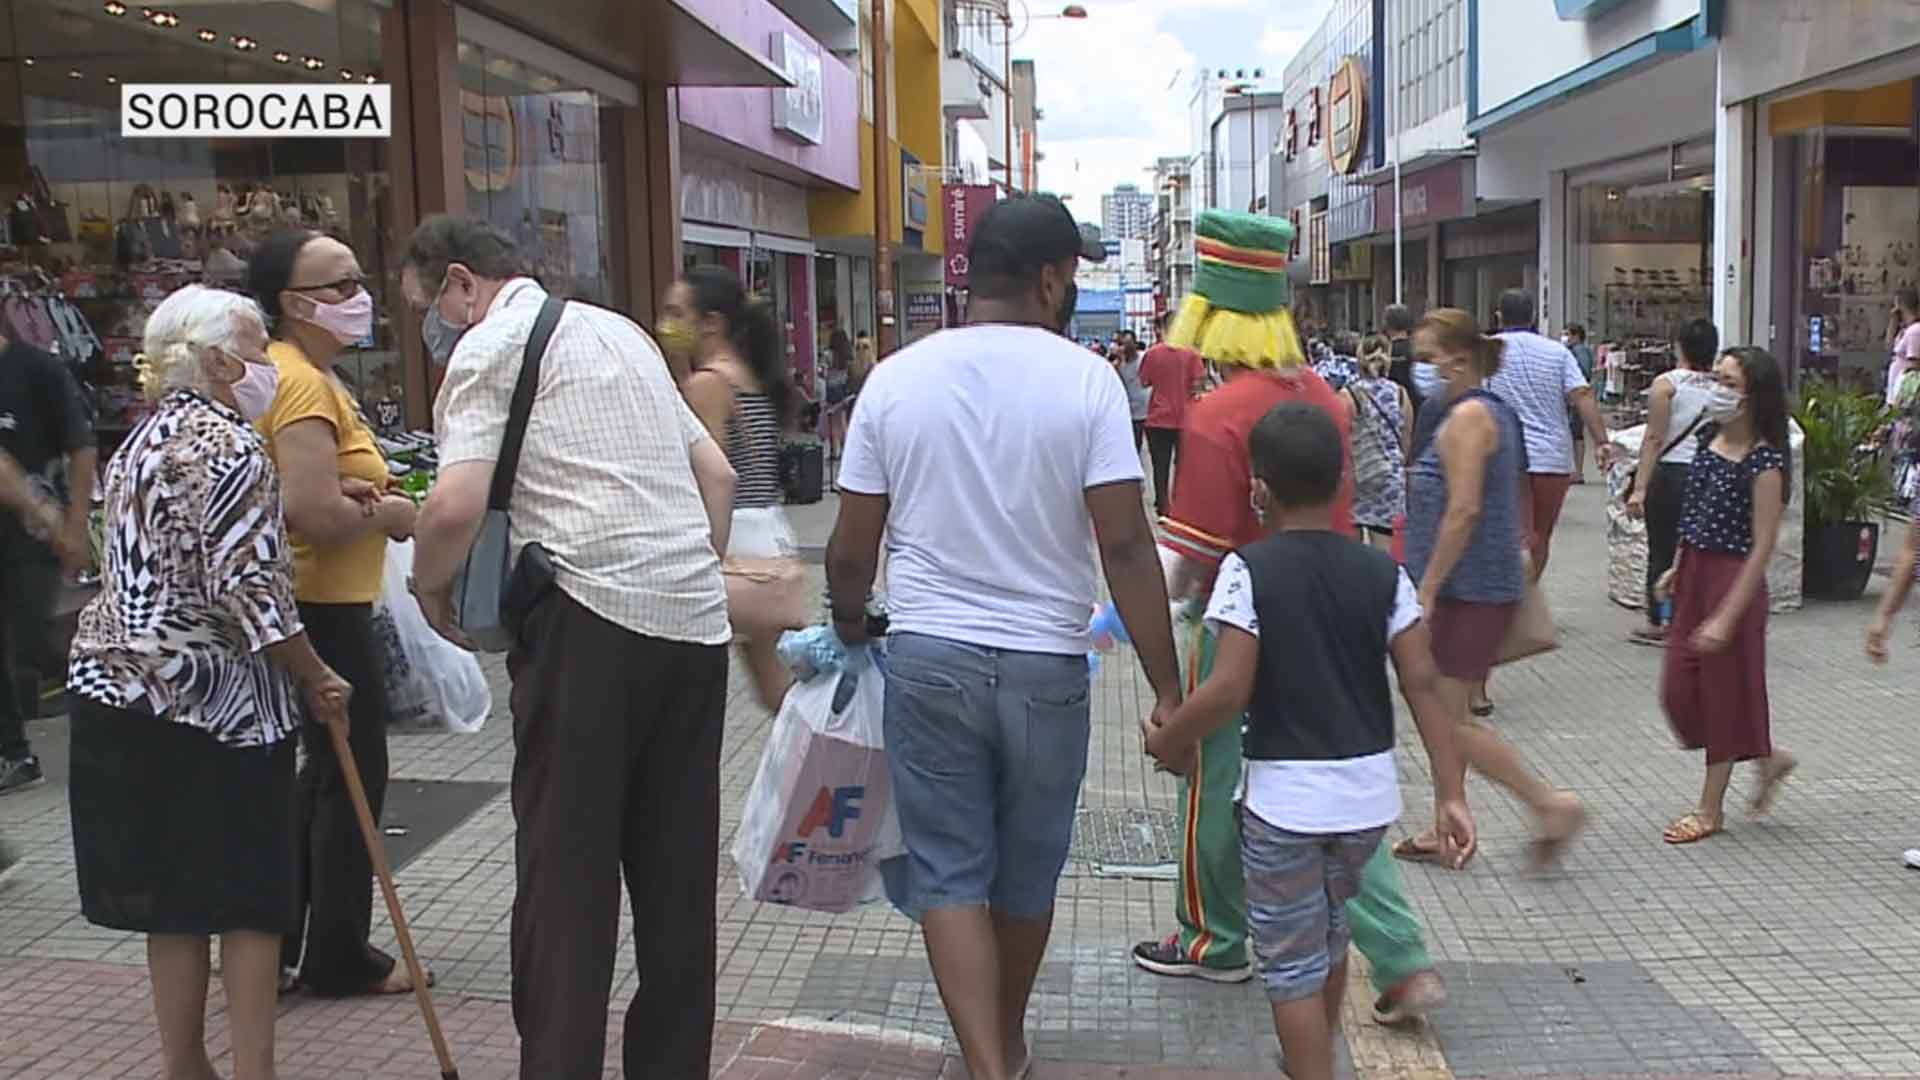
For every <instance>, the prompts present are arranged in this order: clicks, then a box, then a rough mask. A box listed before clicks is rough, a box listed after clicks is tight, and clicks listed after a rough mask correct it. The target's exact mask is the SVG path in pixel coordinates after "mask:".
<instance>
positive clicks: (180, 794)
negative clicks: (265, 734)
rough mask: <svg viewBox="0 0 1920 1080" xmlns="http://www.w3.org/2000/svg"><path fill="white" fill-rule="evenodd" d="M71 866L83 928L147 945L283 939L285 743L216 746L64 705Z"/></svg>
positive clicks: (288, 748) (288, 769) (288, 887)
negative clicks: (200, 937) (162, 939)
mask: <svg viewBox="0 0 1920 1080" xmlns="http://www.w3.org/2000/svg"><path fill="white" fill-rule="evenodd" d="M72 739H73V775H72V778H71V780H70V782H69V785H68V786H69V792H68V795H69V798H68V805H69V807H70V808H71V812H72V815H73V861H74V868H75V871H76V873H77V875H78V877H79V883H80V908H81V911H82V913H83V914H85V916H86V918H87V921H88V922H90V923H93V924H94V925H96V926H104V927H109V928H111V929H114V930H132V931H138V932H142V933H148V934H219V933H224V932H227V931H231V930H253V931H258V932H260V933H266V934H285V933H288V932H289V931H291V930H292V929H293V925H294V917H295V902H296V901H295V897H296V892H295V883H296V879H295V858H294V852H295V846H294V784H293V764H294V742H295V740H293V739H282V740H281V741H280V742H279V744H277V745H275V746H273V747H271V748H259V747H252V748H241V747H232V746H226V745H223V744H222V743H220V742H219V741H217V740H215V739H214V738H213V736H211V735H209V734H207V733H206V732H204V731H202V730H200V729H199V728H195V727H189V726H188V725H186V724H176V723H174V722H173V721H171V720H166V719H162V718H158V717H155V716H153V715H152V714H150V713H141V712H129V711H126V710H123V709H114V708H109V707H107V706H105V705H101V704H98V703H97V702H92V701H88V700H86V699H85V698H80V697H75V698H74V699H73V736H72Z"/></svg>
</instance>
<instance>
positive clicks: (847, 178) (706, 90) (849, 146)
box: [677, 0, 860, 190]
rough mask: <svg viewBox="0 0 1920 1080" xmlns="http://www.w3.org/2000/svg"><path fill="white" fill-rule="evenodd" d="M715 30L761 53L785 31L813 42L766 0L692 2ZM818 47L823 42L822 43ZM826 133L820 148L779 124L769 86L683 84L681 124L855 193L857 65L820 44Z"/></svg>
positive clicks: (857, 176) (857, 173)
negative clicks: (776, 127)
mask: <svg viewBox="0 0 1920 1080" xmlns="http://www.w3.org/2000/svg"><path fill="white" fill-rule="evenodd" d="M688 6H689V7H690V8H692V9H694V10H695V12H696V13H697V14H699V15H700V17H702V18H703V19H705V20H706V21H707V22H708V23H709V24H711V25H712V26H713V28H714V29H715V30H718V31H719V32H720V33H722V34H724V35H726V37H727V38H728V39H729V40H731V41H733V42H735V43H736V44H738V45H739V46H740V47H741V48H743V49H750V50H752V51H753V52H755V53H758V54H759V55H761V56H768V55H769V54H770V52H771V49H772V41H773V35H774V34H775V33H778V32H781V31H785V32H787V33H790V34H793V35H795V36H797V37H801V38H806V39H807V40H812V38H811V37H810V36H809V35H808V34H807V32H806V31H804V30H802V29H800V27H799V25H798V24H796V23H795V22H794V21H793V20H792V19H789V18H787V17H786V15H785V14H783V13H782V12H781V11H780V10H779V9H778V8H776V7H774V6H773V5H772V4H769V3H767V2H766V0H689V3H688ZM816 45H817V43H816ZM820 69H821V94H822V97H823V99H824V101H823V105H824V109H823V112H824V115H825V118H826V123H825V137H824V139H823V140H822V141H821V143H820V145H818V146H815V145H813V144H812V143H807V142H802V141H800V140H798V139H795V138H793V137H792V136H790V135H786V134H783V133H781V132H777V131H775V130H774V129H773V95H774V93H775V91H773V90H768V89H766V88H764V87H712V86H700V87H694V86H689V87H682V88H681V89H680V90H678V91H677V93H678V94H679V98H680V122H681V123H683V124H687V125H690V126H692V127H695V128H698V129H699V130H701V131H704V132H707V133H708V134H710V135H714V136H717V137H719V138H721V139H724V140H725V141H727V142H729V143H732V144H733V145H735V146H740V147H744V148H746V149H748V150H752V151H754V152H756V153H758V154H762V155H765V156H766V157H769V158H773V159H774V160H776V161H780V162H784V163H785V164H787V165H791V166H793V167H794V168H796V169H799V170H800V171H802V172H805V173H807V174H808V175H810V176H813V177H817V178H819V179H820V180H822V181H825V182H826V183H829V184H837V185H839V186H840V187H844V188H847V189H849V190H852V189H856V188H858V187H859V186H860V141H859V140H860V84H859V80H858V76H857V75H856V73H855V72H854V70H853V69H852V68H850V67H848V66H847V65H846V64H845V63H844V62H842V61H841V60H840V59H839V58H838V57H835V56H834V55H833V54H832V53H830V52H827V51H826V50H825V49H821V58H820Z"/></svg>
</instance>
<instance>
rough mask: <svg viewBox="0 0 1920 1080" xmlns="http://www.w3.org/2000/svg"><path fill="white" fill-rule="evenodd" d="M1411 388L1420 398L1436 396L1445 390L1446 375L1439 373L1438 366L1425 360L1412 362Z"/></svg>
mask: <svg viewBox="0 0 1920 1080" xmlns="http://www.w3.org/2000/svg"><path fill="white" fill-rule="evenodd" d="M1413 388H1414V389H1415V390H1418V391H1419V392H1420V396H1421V397H1422V398H1436V397H1439V396H1440V395H1442V394H1444V393H1446V392H1447V377H1446V376H1445V375H1442V374H1440V368H1439V367H1438V366H1436V365H1434V364H1429V363H1427V362H1426V361H1425V360H1416V361H1414V363H1413Z"/></svg>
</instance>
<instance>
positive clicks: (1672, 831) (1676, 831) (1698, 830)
mask: <svg viewBox="0 0 1920 1080" xmlns="http://www.w3.org/2000/svg"><path fill="white" fill-rule="evenodd" d="M1724 828H1725V827H1724V826H1721V825H1708V824H1707V823H1706V820H1705V819H1704V818H1702V817H1701V816H1700V815H1699V814H1697V813H1689V814H1683V815H1681V816H1680V817H1678V818H1676V819H1675V820H1674V822H1673V824H1671V825H1669V826H1667V827H1666V829H1665V830H1663V831H1662V832H1661V833H1660V839H1662V840H1665V841H1666V842H1667V843H1669V844H1673V845H1676V846H1678V845H1680V844H1697V843H1699V842H1700V841H1702V840H1705V839H1706V838H1707V837H1709V836H1715V835H1718V834H1719V833H1720V832H1721V831H1723V829H1724Z"/></svg>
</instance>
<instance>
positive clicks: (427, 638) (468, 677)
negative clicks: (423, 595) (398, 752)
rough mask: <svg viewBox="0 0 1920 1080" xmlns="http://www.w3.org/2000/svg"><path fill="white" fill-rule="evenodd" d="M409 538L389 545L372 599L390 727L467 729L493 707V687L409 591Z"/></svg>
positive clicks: (474, 728) (480, 721)
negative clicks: (435, 626)
mask: <svg viewBox="0 0 1920 1080" xmlns="http://www.w3.org/2000/svg"><path fill="white" fill-rule="evenodd" d="M412 573H413V541H411V540H402V541H399V542H397V543H390V544H388V545H387V565H386V570H385V575H384V578H383V580H382V581H381V586H380V601H379V603H377V604H375V605H374V610H373V619H374V630H375V632H376V633H377V634H379V635H380V638H381V642H382V645H383V647H384V649H383V651H384V653H385V656H386V675H387V679H386V682H387V703H388V708H389V709H390V710H391V712H392V724H393V726H394V727H400V728H412V729H416V730H431V731H452V732H457V733H459V734H463V735H471V734H473V733H474V732H476V731H479V730H480V729H481V728H482V727H483V726H485V724H486V722H487V714H488V713H490V712H492V711H493V691H492V689H490V688H489V687H488V686H487V676H486V673H485V672H483V671H481V670H480V661H479V659H478V658H477V657H475V656H474V655H473V654H472V653H470V652H467V651H466V650H465V649H462V648H460V647H459V646H458V645H455V644H453V643H452V642H450V641H448V640H447V639H446V638H443V637H441V636H440V635H439V634H438V633H436V632H435V631H434V629H433V627H432V626H429V625H428V624H427V618H426V616H425V615H422V614H421V613H420V603H419V601H417V600H415V599H414V597H413V594H412V593H411V592H409V591H407V578H408V576H409V575H411V574H412Z"/></svg>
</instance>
